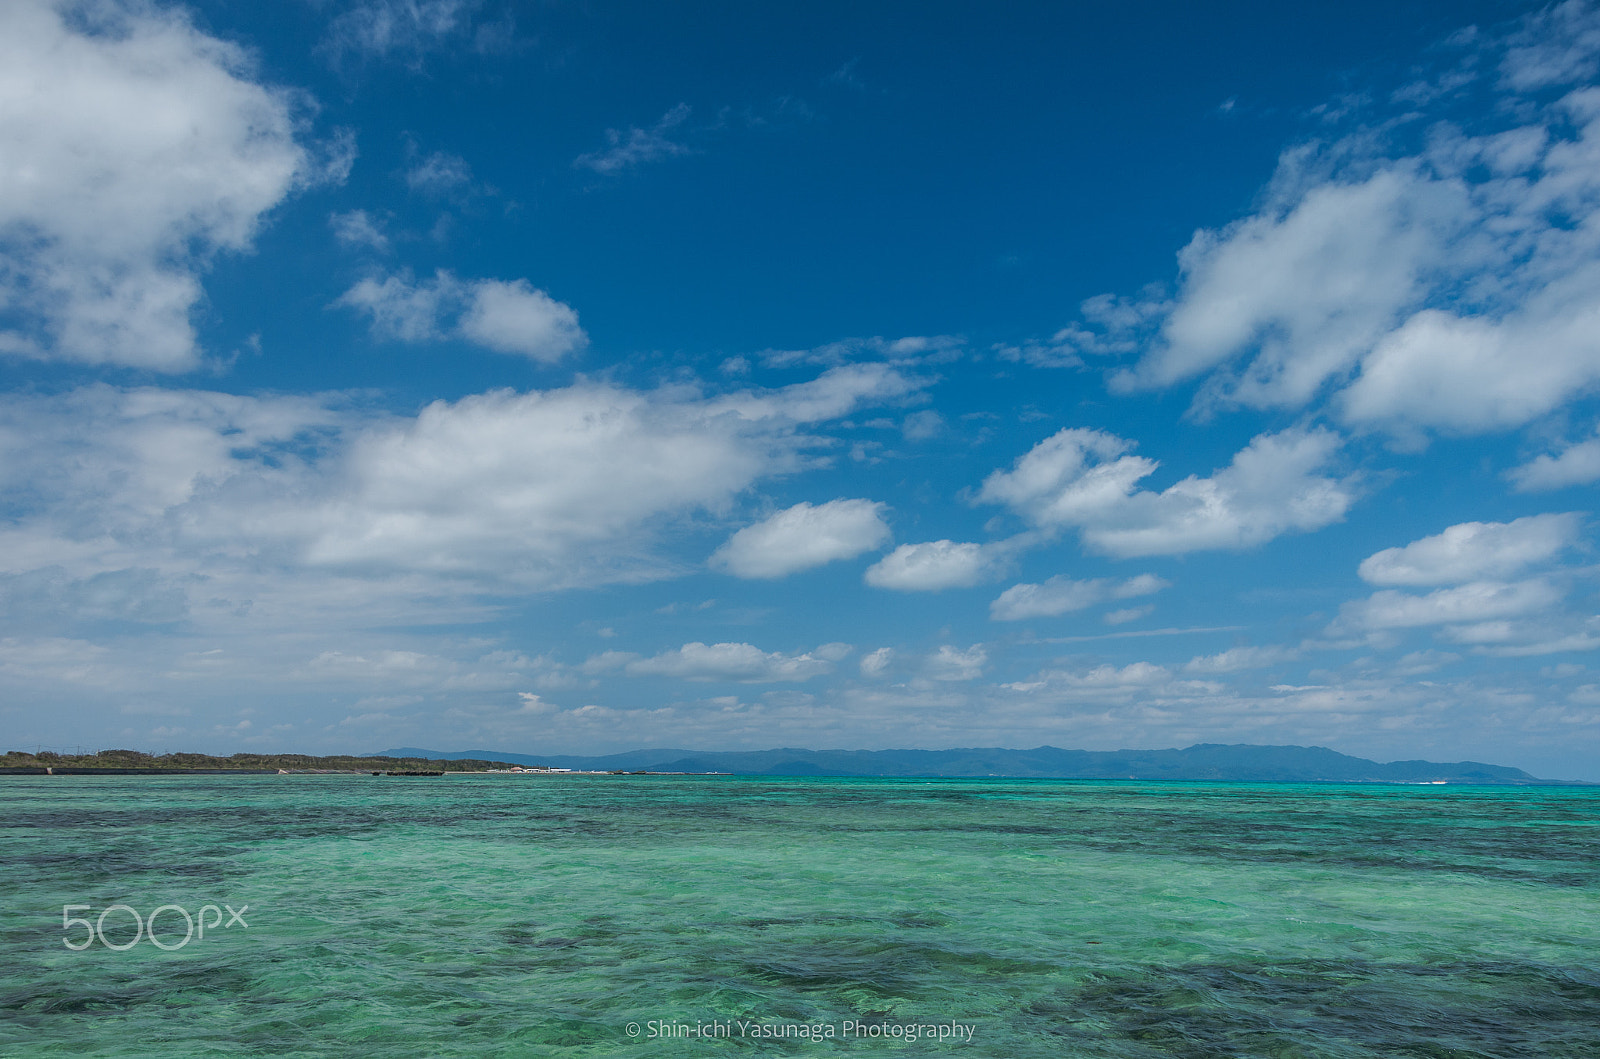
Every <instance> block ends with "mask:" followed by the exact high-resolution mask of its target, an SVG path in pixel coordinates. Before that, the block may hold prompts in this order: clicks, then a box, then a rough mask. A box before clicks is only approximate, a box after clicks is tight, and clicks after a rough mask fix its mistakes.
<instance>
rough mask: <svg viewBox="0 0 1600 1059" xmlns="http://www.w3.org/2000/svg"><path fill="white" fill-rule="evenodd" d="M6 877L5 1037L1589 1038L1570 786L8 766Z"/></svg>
mask: <svg viewBox="0 0 1600 1059" xmlns="http://www.w3.org/2000/svg"><path fill="white" fill-rule="evenodd" d="M0 863H3V864H4V871H3V872H0V894H3V902H0V1056H8V1057H9V1056H17V1057H22V1056H28V1057H32V1056H50V1055H57V1056H163V1057H166V1056H174V1057H176V1056H183V1057H187V1056H223V1055H228V1056H238V1055H286V1056H297V1055H304V1056H340V1055H361V1056H451V1055H562V1056H612V1055H617V1056H657V1055H682V1056H699V1055H727V1054H732V1055H805V1054H840V1055H845V1054H859V1055H924V1054H927V1055H940V1054H964V1055H973V1056H977V1055H983V1056H995V1057H1003V1059H1024V1057H1033V1056H1041V1057H1042V1056H1049V1057H1052V1059H1054V1057H1062V1056H1085V1057H1089V1056H1094V1057H1100V1056H1107V1057H1111V1056H1118V1057H1121V1056H1127V1057H1159V1056H1178V1057H1185V1059H1212V1057H1217V1059H1222V1057H1234V1056H1274V1057H1300V1056H1305V1057H1346V1056H1348V1057H1367V1056H1386V1057H1391V1056H1415V1057H1427V1059H1444V1057H1459V1059H1467V1057H1473V1059H1477V1057H1484V1059H1489V1057H1493V1059H1506V1057H1510V1056H1530V1057H1534V1056H1537V1057H1541V1059H1548V1057H1565V1056H1572V1057H1600V789H1595V788H1580V787H1515V788H1513V787H1456V786H1448V787H1438V786H1429V787H1398V786H1396V787H1390V786H1323V785H1293V784H1285V785H1270V784H1221V783H1179V782H1173V783H1145V782H1134V781H1129V782H1102V781H1042V780H1041V781H1011V780H998V779H996V780H857V779H786V778H785V779H771V778H734V777H690V776H577V775H569V776H555V775H548V776H539V775H533V776H518V775H447V776H443V777H373V776H364V775H363V776H174V777H152V776H119V777H81V776H68V777H49V776H12V777H4V778H0ZM117 905H125V906H127V909H115V910H113V911H111V912H109V913H107V914H106V915H105V916H104V918H101V917H102V913H105V912H106V910H107V909H110V908H112V906H117ZM66 906H72V908H71V909H69V910H68V911H67V912H66V913H65V915H66V916H67V917H68V918H75V919H87V920H88V921H89V924H91V925H92V924H96V923H98V924H99V929H97V930H96V931H95V932H94V933H93V934H92V935H91V934H90V932H89V928H88V926H86V925H85V924H83V923H77V922H75V923H73V924H71V925H68V926H65V927H64V925H63V916H64V913H63V908H64V907H66ZM162 906H169V907H168V908H167V909H166V910H165V911H163V912H161V914H160V916H159V917H158V919H157V926H156V934H155V937H156V938H157V939H158V940H160V941H161V942H162V943H163V944H165V945H167V946H168V948H165V949H164V948H160V947H157V946H156V945H155V944H152V943H151V937H150V934H149V932H148V931H143V926H142V925H141V926H140V931H142V932H136V929H135V926H136V924H135V920H134V916H133V913H137V914H138V915H139V917H140V919H141V921H143V920H146V919H148V917H149V914H150V913H151V912H152V911H154V910H156V909H158V908H161V907H162ZM170 906H176V909H174V908H172V907H170ZM207 906H210V907H211V908H212V909H214V910H215V911H214V912H212V911H204V912H203V911H202V909H204V908H206V907H207ZM223 909H227V911H226V912H224V911H223ZM129 910H131V911H129ZM234 913H238V918H237V920H235V921H232V922H228V921H227V920H228V918H229V917H230V916H231V915H233V914H234ZM186 917H187V920H186ZM197 917H198V920H199V922H202V923H204V924H205V925H206V932H205V935H204V937H197V936H194V934H193V932H192V931H191V933H190V934H189V935H187V936H188V937H189V940H188V941H187V942H186V943H183V944H182V945H181V946H179V944H178V943H179V942H182V941H183V939H184V938H185V936H186V934H185V924H186V921H194V920H196V918H197ZM213 918H214V919H216V920H217V921H218V922H216V923H213V922H212V920H213ZM91 937H92V938H93V940H92V942H91V944H89V945H88V946H87V947H86V948H83V949H82V950H81V951H75V950H74V949H72V948H69V943H70V944H72V945H78V944H81V943H82V942H83V941H84V940H86V939H88V938H91ZM130 941H134V942H135V943H134V944H132V945H131V946H129V947H127V948H113V947H112V946H127V945H128V943H129V942H130ZM941 1027H942V1029H941ZM951 1027H958V1028H956V1029H952V1028H951ZM941 1034H942V1035H941Z"/></svg>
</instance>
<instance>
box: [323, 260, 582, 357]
mask: <svg viewBox="0 0 1600 1059" xmlns="http://www.w3.org/2000/svg"><path fill="white" fill-rule="evenodd" d="M335 304H338V305H342V306H345V307H347V308H352V309H356V310H358V311H361V312H364V313H365V314H367V315H368V316H369V317H370V318H371V320H372V333H373V334H374V335H375V336H376V337H378V338H381V339H389V340H393V341H400V342H426V341H438V340H441V339H444V338H449V337H452V336H458V337H461V338H464V339H466V340H467V341H469V342H473V343H475V344H477V345H479V346H482V347H484V348H485V349H492V350H494V351H495V352H497V353H516V354H521V355H523V356H526V357H528V358H529V359H531V360H537V361H541V362H544V363H554V362H555V361H558V360H560V359H561V358H562V357H564V356H566V355H567V354H569V353H574V352H577V351H579V350H581V349H583V348H584V347H585V346H587V345H588V344H589V336H588V335H586V334H585V333H584V331H583V328H581V327H579V326H578V314H577V312H576V311H575V310H574V309H573V308H572V307H571V306H569V305H567V304H566V303H565V302H559V301H556V300H555V299H554V298H552V297H550V296H549V295H548V294H546V293H545V292H544V291H542V290H537V289H535V288H534V287H533V285H532V284H530V283H529V282H528V281H527V280H525V279H518V280H512V281H509V282H507V281H504V280H495V279H480V280H468V281H462V280H458V279H456V278H455V276H453V275H451V274H450V273H449V272H446V271H444V270H440V271H439V272H437V273H436V274H435V275H434V277H433V279H431V280H421V281H417V280H414V279H413V278H412V277H411V276H410V275H409V274H400V275H390V276H385V277H383V278H382V279H381V280H379V279H376V278H372V277H368V278H367V279H364V280H362V281H360V282H359V283H357V284H356V285H355V286H353V287H351V288H350V289H349V290H348V291H346V292H345V293H344V294H343V295H342V296H341V297H340V298H339V300H338V302H336V303H335Z"/></svg>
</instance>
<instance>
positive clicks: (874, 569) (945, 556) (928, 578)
mask: <svg viewBox="0 0 1600 1059" xmlns="http://www.w3.org/2000/svg"><path fill="white" fill-rule="evenodd" d="M1005 569H1006V559H1005V556H1004V555H1003V554H1002V553H1001V552H1000V550H998V549H997V548H996V547H995V546H994V545H984V544H972V543H967V542H957V541H950V540H942V541H927V542H925V543H922V544H902V545H900V547H898V548H896V549H895V550H894V551H892V552H890V553H889V554H888V555H886V556H884V557H883V558H882V559H879V560H878V561H877V562H876V563H873V564H872V565H871V566H869V567H867V572H866V574H865V577H864V579H865V581H866V583H867V584H869V585H871V586H873V587H874V588H892V589H895V590H897V591H900V592H937V591H940V590H942V589H946V588H970V587H972V586H973V585H980V584H982V583H984V582H985V581H992V580H994V579H995V578H997V577H999V576H1001V575H1002V574H1004V572H1005Z"/></svg>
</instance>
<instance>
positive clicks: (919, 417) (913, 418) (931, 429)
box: [900, 409, 944, 441]
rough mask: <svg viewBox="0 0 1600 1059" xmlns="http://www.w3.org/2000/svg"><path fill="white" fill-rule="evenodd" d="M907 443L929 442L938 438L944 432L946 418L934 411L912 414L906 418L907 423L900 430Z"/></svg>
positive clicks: (926, 410)
mask: <svg viewBox="0 0 1600 1059" xmlns="http://www.w3.org/2000/svg"><path fill="white" fill-rule="evenodd" d="M900 430H901V433H903V434H904V435H905V438H906V440H907V441H927V440H928V439H929V438H936V437H938V436H939V434H940V433H941V432H942V431H943V430H944V417H943V416H941V415H940V414H939V413H938V412H935V411H933V410H932V409H924V410H923V411H921V412H912V413H911V414H910V415H908V416H906V421H905V424H904V425H903V426H901V428H900Z"/></svg>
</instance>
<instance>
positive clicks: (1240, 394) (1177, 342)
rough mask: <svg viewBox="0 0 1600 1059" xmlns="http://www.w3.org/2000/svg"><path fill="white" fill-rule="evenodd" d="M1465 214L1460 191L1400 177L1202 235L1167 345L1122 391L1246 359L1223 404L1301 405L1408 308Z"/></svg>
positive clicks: (1407, 173) (1187, 255)
mask: <svg viewBox="0 0 1600 1059" xmlns="http://www.w3.org/2000/svg"><path fill="white" fill-rule="evenodd" d="M1464 205H1465V204H1464V202H1463V201H1462V195H1461V193H1460V191H1459V189H1457V188H1455V187H1453V186H1449V185H1433V184H1430V183H1426V182H1419V181H1418V180H1417V178H1416V176H1415V175H1414V172H1413V167H1397V168H1393V169H1385V170H1382V171H1380V172H1378V173H1376V174H1374V175H1373V176H1371V177H1369V178H1367V179H1366V180H1364V181H1361V182H1359V183H1352V184H1333V183H1330V184H1323V185H1320V186H1317V187H1313V188H1311V189H1310V190H1308V191H1306V192H1305V193H1304V195H1303V196H1302V197H1301V198H1300V199H1299V200H1298V201H1296V202H1293V203H1275V204H1274V205H1273V207H1272V208H1270V209H1269V210H1268V211H1265V212H1263V213H1261V214H1257V215H1255V216H1253V217H1249V218H1246V219H1244V220H1242V221H1238V222H1236V223H1234V224H1233V225H1231V226H1229V227H1227V228H1225V229H1223V230H1222V231H1220V232H1200V233H1198V234H1197V235H1196V236H1195V238H1194V241H1193V242H1191V243H1190V244H1189V245H1188V246H1187V247H1185V248H1184V250H1183V252H1182V253H1181V254H1179V258H1178V260H1179V265H1180V267H1181V268H1182V271H1183V288H1182V291H1181V293H1180V295H1179V298H1178V301H1177V304H1176V305H1175V306H1174V307H1173V309H1172V311H1171V314H1170V315H1169V316H1168V317H1167V319H1166V323H1165V326H1164V328H1163V330H1162V337H1163V341H1162V342H1161V343H1160V344H1159V345H1158V346H1157V348H1156V349H1155V350H1153V351H1152V352H1151V353H1150V354H1148V355H1147V356H1146V357H1145V358H1144V360H1143V361H1141V363H1140V365H1139V367H1138V369H1137V373H1136V374H1126V375H1123V376H1120V377H1119V379H1120V384H1121V385H1122V386H1124V387H1131V386H1135V385H1137V386H1168V385H1171V384H1172V383H1175V382H1179V381H1182V380H1184V379H1188V378H1192V377H1194V376H1196V375H1199V374H1201V373H1203V372H1207V371H1210V370H1213V369H1216V368H1218V367H1221V366H1223V365H1224V364H1226V363H1228V362H1229V361H1231V360H1233V359H1234V358H1236V357H1238V356H1239V355H1241V354H1242V353H1246V352H1249V351H1253V352H1254V359H1253V360H1252V361H1251V363H1250V364H1249V366H1248V368H1247V369H1246V370H1245V371H1244V372H1242V373H1241V374H1239V375H1238V376H1234V377H1229V378H1227V379H1226V380H1225V381H1224V382H1223V383H1222V387H1223V389H1225V391H1226V393H1227V396H1228V397H1229V398H1231V399H1232V400H1235V401H1238V402H1240V403H1243V404H1247V405H1252V406H1258V407H1272V406H1278V405H1290V406H1293V405H1299V404H1303V403H1304V402H1306V401H1307V400H1309V399H1310V398H1311V397H1313V396H1314V395H1315V394H1316V392H1317V390H1318V389H1319V388H1320V387H1321V386H1322V384H1323V382H1324V381H1325V380H1327V379H1328V378H1329V377H1330V376H1332V375H1335V374H1337V373H1339V372H1342V371H1345V370H1347V369H1348V368H1349V367H1350V366H1351V365H1352V364H1354V363H1355V361H1356V360H1357V358H1358V357H1359V356H1360V355H1361V354H1362V353H1364V352H1365V351H1366V350H1368V349H1370V348H1371V347H1372V345H1373V343H1374V342H1376V341H1377V340H1378V338H1379V337H1380V336H1381V335H1383V334H1384V333H1385V331H1386V330H1388V328H1389V327H1391V326H1392V325H1393V324H1394V323H1395V322H1396V318H1397V316H1398V315H1399V313H1400V311H1401V310H1402V308H1403V307H1404V306H1405V305H1407V304H1408V303H1410V302H1412V301H1414V300H1415V298H1416V297H1417V294H1418V292H1419V290H1420V286H1421V283H1422V281H1423V277H1424V275H1425V273H1426V272H1427V271H1428V270H1429V269H1430V268H1431V267H1433V266H1434V264H1435V260H1436V258H1437V255H1438V253H1439V246H1440V243H1441V242H1442V241H1443V239H1444V238H1445V235H1446V233H1448V232H1449V231H1450V230H1451V229H1452V227H1453V226H1454V225H1455V224H1456V223H1457V218H1458V217H1460V216H1461V214H1462V213H1463V212H1464V210H1463V207H1464Z"/></svg>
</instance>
